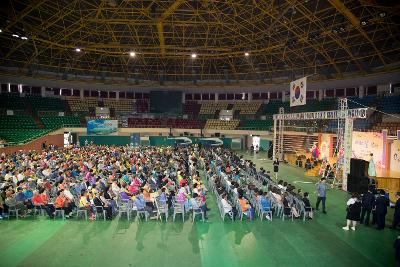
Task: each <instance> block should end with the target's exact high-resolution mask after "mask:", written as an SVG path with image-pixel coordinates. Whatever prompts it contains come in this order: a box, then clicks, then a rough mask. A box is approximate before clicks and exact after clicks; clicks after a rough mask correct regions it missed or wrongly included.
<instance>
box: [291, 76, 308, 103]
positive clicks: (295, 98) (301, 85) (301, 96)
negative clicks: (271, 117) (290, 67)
mask: <svg viewBox="0 0 400 267" xmlns="http://www.w3.org/2000/svg"><path fill="white" fill-rule="evenodd" d="M306 94H307V77H303V78H300V79H297V80H295V81H293V82H290V106H291V107H294V106H301V105H305V104H306Z"/></svg>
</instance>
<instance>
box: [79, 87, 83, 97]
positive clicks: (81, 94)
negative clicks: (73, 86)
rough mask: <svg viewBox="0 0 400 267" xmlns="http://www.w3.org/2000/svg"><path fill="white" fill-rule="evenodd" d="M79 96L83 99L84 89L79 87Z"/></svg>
mask: <svg viewBox="0 0 400 267" xmlns="http://www.w3.org/2000/svg"><path fill="white" fill-rule="evenodd" d="M79 96H80V98H81V99H83V89H79Z"/></svg>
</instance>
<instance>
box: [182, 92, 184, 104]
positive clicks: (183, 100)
mask: <svg viewBox="0 0 400 267" xmlns="http://www.w3.org/2000/svg"><path fill="white" fill-rule="evenodd" d="M182 104H185V93H182Z"/></svg>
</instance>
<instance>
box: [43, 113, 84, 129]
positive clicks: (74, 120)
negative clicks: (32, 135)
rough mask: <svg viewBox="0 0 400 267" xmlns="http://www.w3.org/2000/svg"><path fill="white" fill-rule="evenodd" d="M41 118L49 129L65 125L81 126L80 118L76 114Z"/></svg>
mask: <svg viewBox="0 0 400 267" xmlns="http://www.w3.org/2000/svg"><path fill="white" fill-rule="evenodd" d="M40 120H41V121H42V123H43V125H44V126H45V128H47V129H54V128H59V127H63V126H70V127H81V121H80V118H79V117H75V116H46V117H44V116H43V117H40Z"/></svg>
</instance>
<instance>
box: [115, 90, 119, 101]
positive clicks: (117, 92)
mask: <svg viewBox="0 0 400 267" xmlns="http://www.w3.org/2000/svg"><path fill="white" fill-rule="evenodd" d="M115 99H117V100H118V99H119V91H116V92H115Z"/></svg>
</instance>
